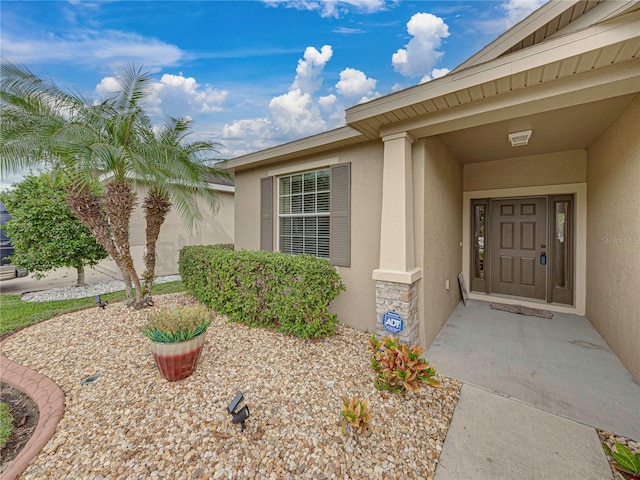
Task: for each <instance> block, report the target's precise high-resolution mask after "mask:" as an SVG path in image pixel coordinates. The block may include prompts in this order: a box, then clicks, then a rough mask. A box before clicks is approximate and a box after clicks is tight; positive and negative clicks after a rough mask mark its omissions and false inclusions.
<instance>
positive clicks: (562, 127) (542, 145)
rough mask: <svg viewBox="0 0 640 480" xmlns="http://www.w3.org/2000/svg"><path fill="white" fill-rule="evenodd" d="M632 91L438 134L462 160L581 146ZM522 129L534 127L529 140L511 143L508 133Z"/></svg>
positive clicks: (622, 105)
mask: <svg viewBox="0 0 640 480" xmlns="http://www.w3.org/2000/svg"><path fill="white" fill-rule="evenodd" d="M634 95H635V94H629V95H623V96H619V97H615V98H610V99H606V100H600V101H597V102H592V103H586V104H582V105H577V106H573V107H568V108H561V109H559V110H553V111H547V112H543V113H539V114H535V115H528V116H525V117H521V118H514V119H510V120H504V121H500V122H494V123H488V124H484V125H480V126H477V127H473V128H465V129H462V130H456V131H453V132H449V133H444V134H442V135H441V136H440V138H442V140H443V141H444V142H445V144H446V145H447V146H448V147H449V149H450V150H451V152H452V153H453V155H454V156H455V157H456V158H457V159H458V161H460V162H461V163H475V162H485V161H489V160H498V159H503V158H512V157H516V156H517V157H520V156H529V155H539V154H543V153H552V152H563V151H568V150H577V149H583V148H587V147H589V146H590V145H591V144H592V143H593V142H594V141H595V140H596V139H597V138H598V137H599V136H600V135H601V134H602V132H603V131H604V130H605V129H606V128H607V127H608V126H609V125H610V124H611V123H612V122H613V120H615V118H616V117H617V116H618V115H619V114H620V113H621V112H622V110H624V108H625V106H626V105H627V104H628V103H629V102H630V101H631V99H632V98H633V96H634ZM523 130H533V134H532V137H531V139H530V140H529V144H528V145H526V146H521V147H512V146H511V144H510V143H509V140H508V134H509V133H513V132H519V131H523Z"/></svg>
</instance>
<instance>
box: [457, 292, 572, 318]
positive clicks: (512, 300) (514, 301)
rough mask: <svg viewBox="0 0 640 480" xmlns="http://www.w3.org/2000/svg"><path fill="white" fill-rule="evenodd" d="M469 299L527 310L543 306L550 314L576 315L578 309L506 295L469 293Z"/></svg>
mask: <svg viewBox="0 0 640 480" xmlns="http://www.w3.org/2000/svg"><path fill="white" fill-rule="evenodd" d="M469 298H470V299H472V300H480V301H482V302H499V303H506V304H508V305H522V306H524V307H529V308H541V307H542V306H544V309H545V310H549V311H551V312H558V313H568V314H571V315H578V309H577V308H576V307H573V306H565V305H558V304H555V303H547V302H545V301H544V300H532V299H530V298H523V297H511V296H507V295H505V296H503V295H490V294H486V293H478V292H469Z"/></svg>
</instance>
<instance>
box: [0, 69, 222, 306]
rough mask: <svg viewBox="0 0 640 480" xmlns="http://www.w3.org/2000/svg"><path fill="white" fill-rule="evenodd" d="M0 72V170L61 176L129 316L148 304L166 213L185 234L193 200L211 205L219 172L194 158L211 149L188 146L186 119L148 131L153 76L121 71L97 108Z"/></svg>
mask: <svg viewBox="0 0 640 480" xmlns="http://www.w3.org/2000/svg"><path fill="white" fill-rule="evenodd" d="M0 68H1V75H2V79H1V88H0V114H1V117H0V118H1V120H2V125H3V128H2V131H1V133H0V149H1V150H0V155H1V160H0V162H1V163H0V165H1V166H2V170H3V171H19V170H22V169H24V168H26V167H29V166H33V165H35V164H39V163H41V162H44V163H47V164H48V165H49V166H50V168H51V170H52V171H53V172H64V173H65V174H66V175H67V176H69V177H70V178H71V179H72V180H73V182H72V185H71V186H70V187H69V188H68V189H67V198H66V203H67V205H68V206H69V208H70V210H71V211H72V212H73V213H74V214H75V215H76V216H77V217H78V218H79V219H80V221H81V222H82V223H83V224H84V225H86V226H87V228H89V230H90V231H91V233H92V235H94V237H95V238H96V240H97V241H98V242H99V243H100V244H101V245H102V246H103V247H104V248H105V250H107V252H108V253H109V255H110V256H111V257H112V258H113V260H114V261H115V263H116V265H117V266H118V268H119V269H120V271H121V273H122V277H123V280H124V282H125V288H126V294H127V299H128V302H129V303H130V304H131V305H133V306H135V307H137V308H140V307H142V306H144V305H146V304H151V303H152V300H151V297H150V287H151V284H152V282H153V277H154V271H155V256H156V253H155V251H156V250H155V245H156V241H157V239H158V235H159V232H160V227H161V226H162V223H163V222H164V220H165V218H166V216H167V215H168V213H169V212H170V210H171V207H172V205H175V207H176V208H177V210H178V212H179V213H180V215H181V216H182V217H183V219H185V220H186V221H187V224H188V227H189V228H193V227H194V226H197V224H198V222H199V221H200V220H201V216H200V214H199V212H198V209H197V203H196V197H197V196H198V195H200V196H202V197H203V198H204V199H206V200H207V201H208V202H209V205H210V206H211V207H212V208H214V209H215V207H216V196H215V193H214V192H213V191H212V190H210V189H209V188H208V183H207V181H206V179H207V178H208V177H207V176H208V175H222V176H225V175H226V174H225V173H224V172H221V171H220V170H218V169H216V168H215V167H214V166H212V165H210V164H209V162H207V161H206V160H204V159H203V157H202V155H203V154H205V153H207V152H211V151H215V148H216V146H217V145H216V144H215V143H212V142H204V141H198V142H190V143H188V142H186V137H187V136H188V135H189V133H190V128H191V121H190V119H188V118H187V119H175V118H169V119H168V120H167V122H166V123H165V125H163V126H161V127H159V128H154V126H153V125H152V123H151V121H150V118H149V116H148V115H147V114H146V112H145V111H144V108H143V100H144V98H145V97H146V96H147V95H148V93H149V86H150V82H151V80H152V78H151V76H150V75H149V74H148V73H143V72H142V71H141V70H140V69H136V68H134V67H123V68H121V69H120V70H119V71H118V75H117V81H118V84H119V89H118V90H117V91H116V92H115V93H114V94H112V95H111V96H109V97H108V98H106V99H105V100H103V101H102V102H99V103H91V102H90V101H89V100H88V99H86V98H85V97H83V96H82V95H78V94H73V93H68V92H64V91H62V90H61V89H59V88H58V87H57V86H56V85H55V84H54V83H53V82H52V81H45V80H42V79H40V78H38V77H37V76H35V75H34V74H33V73H31V72H30V71H29V70H28V69H26V68H25V67H22V66H17V65H15V64H12V63H10V62H4V61H3V62H2V64H1V67H0ZM102 183H105V184H106V185H104V186H103V188H102V189H101V190H100V193H95V189H94V188H95V186H96V185H99V184H102ZM137 191H145V192H146V194H145V195H146V196H145V199H144V202H143V209H144V211H145V217H146V221H147V229H146V237H147V253H146V255H145V267H146V271H145V273H144V276H143V278H144V286H143V285H142V284H141V282H140V278H139V276H138V274H137V272H136V270H135V268H134V264H133V259H132V257H131V248H130V243H129V222H130V219H131V214H132V212H133V210H134V208H135V206H136V201H137V193H136V192H137ZM134 288H135V296H134V293H133V289H134Z"/></svg>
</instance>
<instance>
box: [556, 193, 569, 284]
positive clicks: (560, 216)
mask: <svg viewBox="0 0 640 480" xmlns="http://www.w3.org/2000/svg"><path fill="white" fill-rule="evenodd" d="M568 209H569V202H554V212H553V214H554V221H555V232H554V233H555V234H554V242H553V244H552V245H553V258H554V272H553V286H554V288H558V287H559V288H566V287H567V273H568V272H569V268H568V267H569V266H568V264H567V262H568V260H569V251H568V249H569V246H568V244H567V240H568V232H567V211H568Z"/></svg>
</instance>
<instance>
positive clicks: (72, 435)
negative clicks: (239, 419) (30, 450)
mask: <svg viewBox="0 0 640 480" xmlns="http://www.w3.org/2000/svg"><path fill="white" fill-rule="evenodd" d="M154 301H155V303H156V306H155V307H154V308H158V307H162V306H168V305H176V304H187V303H191V302H194V300H193V299H192V298H189V297H185V296H184V295H183V294H170V295H162V296H154ZM151 311H153V309H145V310H137V311H136V310H132V309H129V308H127V307H126V306H125V305H124V303H118V304H114V305H109V306H108V307H107V308H106V309H104V310H103V309H100V308H93V309H89V310H84V311H80V312H75V313H71V314H68V315H64V316H60V317H56V318H54V319H51V320H48V321H46V322H42V323H40V324H37V325H34V326H32V327H30V328H27V329H25V330H23V331H20V332H18V333H16V334H15V335H13V336H12V337H11V338H10V339H9V341H8V342H7V343H6V346H5V349H4V353H5V355H6V356H8V357H9V358H11V359H12V360H14V361H16V362H18V363H21V364H23V365H27V366H29V367H31V368H33V369H35V370H37V371H39V372H42V373H43V374H45V375H47V376H49V377H50V378H52V379H53V380H54V381H55V382H56V383H57V384H58V385H60V387H61V388H62V389H63V390H64V392H65V395H66V411H65V414H64V417H63V418H62V421H61V422H60V424H59V426H58V429H57V431H56V433H55V435H54V436H53V437H52V439H51V440H50V441H49V443H48V444H47V446H46V447H45V448H44V451H43V452H42V453H41V454H40V455H39V456H37V457H36V458H35V459H34V460H33V461H32V462H31V464H30V465H29V467H28V468H27V470H26V472H25V473H24V474H23V476H22V478H25V479H36V478H37V479H43V478H47V479H49V478H50V479H66V478H73V479H78V478H86V479H89V478H91V479H107V478H109V479H112V478H113V479H116V478H118V479H120V478H122V479H125V478H127V479H128V478H131V479H146V478H152V479H153V478H168V479H196V478H202V479H207V478H214V479H218V478H222V479H232V478H238V479H239V478H242V479H245V478H246V479H263V478H264V479H267V478H274V479H275V478H277V479H280V478H282V479H297V478H308V479H338V478H340V479H344V478H349V479H370V478H373V479H376V478H378V479H382V478H385V479H387V478H394V479H412V478H415V479H430V478H433V475H434V472H435V468H436V465H437V462H438V459H439V457H440V452H441V450H442V446H443V443H444V439H445V436H446V434H447V430H448V428H449V423H450V421H451V417H452V415H453V411H454V408H455V406H456V404H457V401H458V397H459V393H460V386H461V384H460V382H458V381H457V380H453V379H449V378H446V377H443V376H438V379H439V380H440V381H441V383H442V384H443V386H444V388H441V389H433V388H428V387H427V388H424V389H423V390H422V392H420V393H418V394H408V395H406V396H398V395H392V394H386V393H379V392H377V391H376V390H375V389H374V387H373V379H374V374H373V371H372V370H371V368H370V364H369V362H370V360H369V351H368V349H367V346H368V338H369V334H367V333H364V332H360V331H357V330H355V329H352V328H350V327H346V326H344V325H338V326H337V328H336V335H335V336H334V337H332V338H329V339H325V340H319V341H309V340H301V339H297V338H295V337H290V336H285V335H282V334H279V333H275V332H272V331H268V330H264V329H258V328H254V329H252V328H248V327H246V326H245V325H239V324H232V323H228V322H227V321H226V319H225V318H224V317H221V316H220V317H217V318H216V320H214V323H213V324H212V326H211V327H210V328H209V330H208V332H207V342H206V344H205V347H204V351H203V353H202V356H201V358H200V363H199V365H198V369H197V371H196V372H195V373H194V374H193V375H192V376H191V377H189V378H188V379H186V380H183V381H180V382H174V383H169V382H167V381H166V380H165V379H164V378H162V377H161V376H160V374H159V373H158V372H157V370H156V367H155V365H154V363H153V358H152V356H151V353H150V350H149V346H148V344H147V339H146V338H144V337H143V336H142V335H141V334H140V329H141V327H142V326H143V324H144V321H145V318H146V316H147V315H148V314H149V313H150V312H151ZM436 367H437V365H436ZM93 374H99V375H101V376H102V377H101V378H100V379H99V380H98V381H96V382H94V383H92V384H89V385H83V384H81V383H80V380H82V379H83V378H85V377H87V376H89V375H93ZM238 390H241V391H242V392H243V393H244V397H245V400H246V402H247V404H248V405H249V409H250V411H251V416H250V418H249V419H248V421H247V429H246V430H245V431H244V432H240V429H239V427H238V426H236V425H232V424H231V421H230V416H229V415H228V414H227V412H226V406H227V404H228V403H229V401H230V400H231V399H232V398H233V396H234V394H235V393H236V392H237V391H238ZM353 394H358V395H359V396H360V397H361V398H362V397H368V398H369V399H370V401H371V412H372V414H373V421H372V424H373V427H374V430H373V431H372V432H370V433H367V434H364V435H362V436H360V437H359V438H357V437H356V436H355V434H354V433H352V432H350V431H348V430H347V433H346V434H344V435H343V434H341V432H340V426H341V420H342V417H341V416H340V414H339V412H340V406H341V400H340V398H341V396H342V395H348V396H351V395H353Z"/></svg>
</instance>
